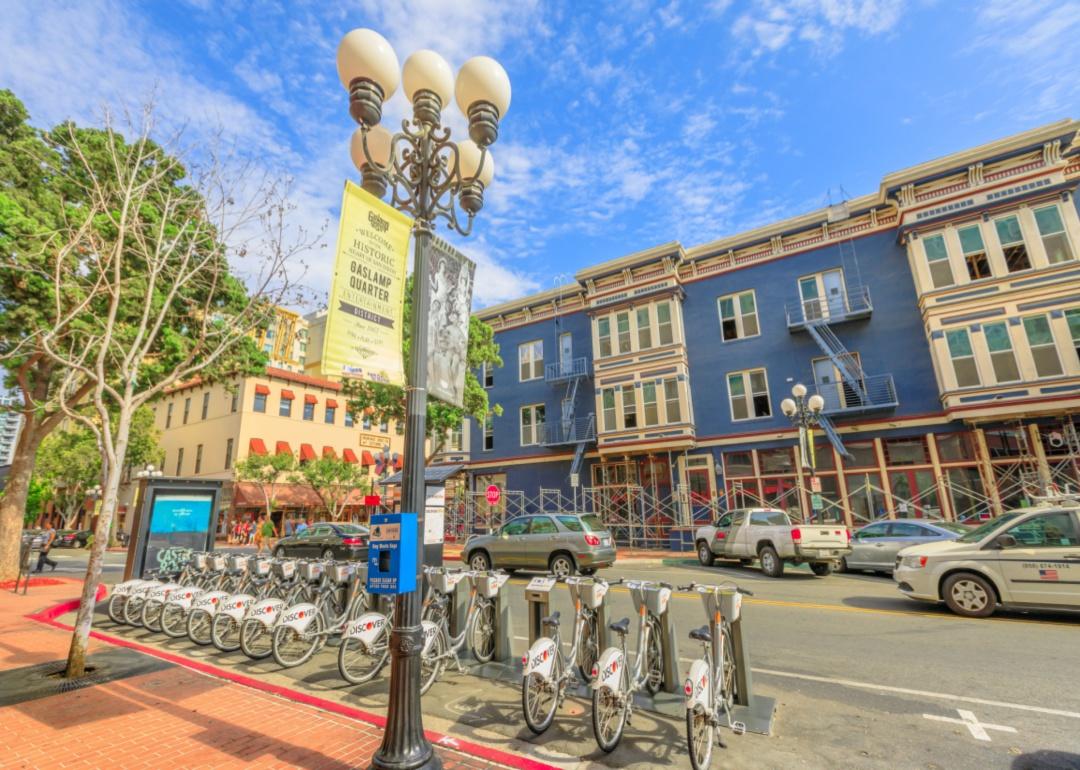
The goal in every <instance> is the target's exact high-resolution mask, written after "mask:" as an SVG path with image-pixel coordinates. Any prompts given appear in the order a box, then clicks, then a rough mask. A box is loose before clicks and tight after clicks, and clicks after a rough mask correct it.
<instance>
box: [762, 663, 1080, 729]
mask: <svg viewBox="0 0 1080 770" xmlns="http://www.w3.org/2000/svg"><path fill="white" fill-rule="evenodd" d="M750 670H751V671H753V672H754V673H756V674H768V675H770V676H782V677H788V678H789V679H805V680H806V681H808V682H824V683H826V684H836V685H840V686H841V687H858V688H860V689H864V690H880V691H882V692H896V693H901V694H904V695H920V696H922V697H924V698H940V699H941V700H957V701H963V702H965V703H978V704H979V705H981V706H998V707H1000V708H1007V709H1016V710H1017V711H1032V712H1035V713H1036V714H1051V715H1053V716H1057V717H1068V718H1069V719H1080V712H1076V711H1064V710H1062V709H1050V708H1045V707H1043V706H1027V705H1025V704H1023V703H1008V702H1006V701H1000V700H988V699H986V698H972V697H970V696H968V695H952V694H950V693H946V692H931V691H928V690H911V689H908V688H907V687H890V686H888V685H884V684H873V683H871V682H856V681H853V680H851V679H834V678H832V677H827V676H812V675H810V674H796V673H793V672H791V671H775V670H773V669H768V668H752V669H750Z"/></svg>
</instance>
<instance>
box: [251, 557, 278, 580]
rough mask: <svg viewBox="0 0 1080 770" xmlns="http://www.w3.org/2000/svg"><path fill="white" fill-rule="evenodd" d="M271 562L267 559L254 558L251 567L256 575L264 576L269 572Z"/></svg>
mask: <svg viewBox="0 0 1080 770" xmlns="http://www.w3.org/2000/svg"><path fill="white" fill-rule="evenodd" d="M273 564H274V563H273V562H272V561H270V560H269V559H255V560H254V564H253V565H252V569H253V570H254V572H255V574H256V575H260V576H262V577H266V576H267V575H269V574H270V568H271V567H272V566H273Z"/></svg>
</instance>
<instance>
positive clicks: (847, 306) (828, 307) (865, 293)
mask: <svg viewBox="0 0 1080 770" xmlns="http://www.w3.org/2000/svg"><path fill="white" fill-rule="evenodd" d="M784 310H785V312H786V314H787V325H788V328H789V329H797V328H800V327H803V326H806V324H807V323H820V322H824V323H842V322H844V321H852V320H855V319H857V318H866V317H867V316H869V315H870V314H871V313H872V312H873V310H874V303H873V302H871V300H870V287H869V286H848V287H847V289H846V290H845V291H843V292H841V293H840V294H833V295H832V296H829V297H818V298H816V299H796V300H792V301H790V302H787V303H785V305H784Z"/></svg>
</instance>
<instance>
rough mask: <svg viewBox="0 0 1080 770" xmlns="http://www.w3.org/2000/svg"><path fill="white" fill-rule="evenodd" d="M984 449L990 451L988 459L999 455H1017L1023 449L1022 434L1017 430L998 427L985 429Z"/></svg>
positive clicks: (993, 458) (994, 458)
mask: <svg viewBox="0 0 1080 770" xmlns="http://www.w3.org/2000/svg"><path fill="white" fill-rule="evenodd" d="M985 435H986V449H987V451H989V452H990V459H992V460H996V459H997V458H999V457H1019V456H1020V455H1021V454H1022V453H1023V451H1022V446H1023V443H1022V442H1023V436H1021V435H1020V432H1019V431H1017V430H1010V429H1007V428H998V429H996V430H987V431H986V432H985Z"/></svg>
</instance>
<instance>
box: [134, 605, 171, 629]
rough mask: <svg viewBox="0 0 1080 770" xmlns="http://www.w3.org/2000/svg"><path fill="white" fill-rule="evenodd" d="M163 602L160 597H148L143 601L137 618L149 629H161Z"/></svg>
mask: <svg viewBox="0 0 1080 770" xmlns="http://www.w3.org/2000/svg"><path fill="white" fill-rule="evenodd" d="M164 606H165V603H164V602H163V601H161V600H160V599H148V600H146V601H145V602H143V606H142V612H141V613H139V620H140V622H142V624H143V626H145V627H146V628H148V629H150V630H151V631H161V609H162V607H164Z"/></svg>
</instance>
